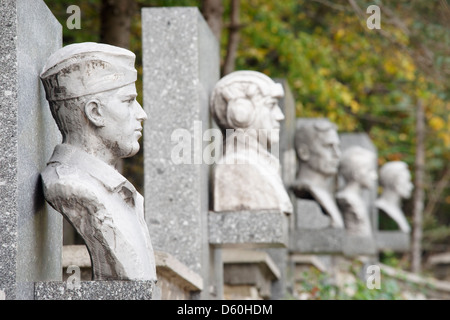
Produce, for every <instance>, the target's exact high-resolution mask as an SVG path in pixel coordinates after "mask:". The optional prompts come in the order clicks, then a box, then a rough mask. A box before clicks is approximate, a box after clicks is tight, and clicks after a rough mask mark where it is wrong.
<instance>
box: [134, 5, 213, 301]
mask: <svg viewBox="0 0 450 320" xmlns="http://www.w3.org/2000/svg"><path fill="white" fill-rule="evenodd" d="M142 45H143V66H144V79H143V85H144V109H145V111H146V112H147V114H148V117H149V118H148V120H147V121H146V122H145V127H144V169H145V182H144V185H145V187H144V189H145V191H144V194H145V203H146V207H145V208H146V209H145V212H146V220H147V224H148V226H149V230H150V235H151V238H152V243H153V246H154V249H155V250H157V251H162V252H167V253H169V254H171V255H173V256H174V257H175V258H177V259H178V260H179V261H181V262H182V263H183V264H185V265H186V266H188V267H189V268H190V269H191V270H193V271H194V272H196V273H198V274H200V275H201V276H202V278H203V281H204V282H203V291H202V293H201V295H200V297H201V298H202V299H205V298H209V297H210V290H209V289H210V286H211V285H212V284H211V283H210V278H211V277H212V269H211V268H210V265H211V262H210V261H214V259H213V255H212V249H210V247H209V243H208V221H207V218H208V215H207V214H208V209H209V191H208V190H209V174H210V168H209V167H208V165H206V164H205V163H204V161H203V158H202V151H203V149H204V148H203V147H204V146H206V143H205V142H203V133H204V132H205V130H207V129H209V128H210V127H211V121H210V116H209V97H210V93H211V91H212V88H213V86H214V85H215V83H216V82H217V81H218V79H219V65H220V62H219V45H218V43H217V40H216V38H215V37H214V35H213V33H212V32H211V31H210V29H209V27H208V25H207V24H206V22H205V21H204V19H203V17H202V16H201V14H200V12H199V11H198V9H197V8H190V7H182V8H181V7H176V8H144V9H143V10H142ZM174 132H175V134H176V133H184V136H183V137H184V138H185V139H186V140H185V141H183V143H186V144H185V146H186V148H185V149H183V150H184V151H183V152H184V154H183V157H184V159H185V160H186V161H184V163H182V164H177V163H175V162H174V161H173V158H172V153H173V150H174V147H175V146H176V145H177V144H178V143H179V140H178V136H176V138H175V141H173V139H172V135H173V134H174ZM186 153H187V154H186ZM177 154H178V153H177ZM213 294H214V293H213Z"/></svg>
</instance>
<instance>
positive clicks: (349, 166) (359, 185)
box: [336, 146, 378, 236]
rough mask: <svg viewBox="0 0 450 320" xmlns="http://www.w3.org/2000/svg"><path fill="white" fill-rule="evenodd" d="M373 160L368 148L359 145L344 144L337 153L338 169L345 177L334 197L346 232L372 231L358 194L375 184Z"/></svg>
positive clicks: (362, 200) (362, 232)
mask: <svg viewBox="0 0 450 320" xmlns="http://www.w3.org/2000/svg"><path fill="white" fill-rule="evenodd" d="M375 160H376V156H375V154H374V153H373V152H372V151H370V150H367V149H364V148H362V147H359V146H353V147H350V148H348V149H347V150H345V151H344V152H343V154H342V157H341V162H340V166H339V173H340V175H341V176H342V177H343V179H344V180H345V186H344V187H343V188H342V189H341V190H339V191H338V192H337V193H336V200H337V203H338V205H339V207H340V208H341V212H342V215H343V217H344V223H345V227H346V229H347V232H348V233H349V234H351V235H357V236H371V235H372V224H371V221H370V215H369V209H368V204H367V203H366V202H365V201H364V199H363V197H362V191H363V189H372V188H374V187H375V182H376V180H377V178H378V176H377V172H376V169H375Z"/></svg>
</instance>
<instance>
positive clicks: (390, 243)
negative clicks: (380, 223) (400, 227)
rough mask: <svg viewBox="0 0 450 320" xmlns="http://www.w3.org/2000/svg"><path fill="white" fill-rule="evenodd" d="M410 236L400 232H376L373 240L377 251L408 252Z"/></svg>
mask: <svg viewBox="0 0 450 320" xmlns="http://www.w3.org/2000/svg"><path fill="white" fill-rule="evenodd" d="M410 236H411V235H410V234H409V233H405V232H401V231H381V230H380V231H377V232H376V233H375V240H376V245H377V248H378V250H392V251H397V252H408V251H409V250H410V244H411V240H410Z"/></svg>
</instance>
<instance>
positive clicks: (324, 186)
mask: <svg viewBox="0 0 450 320" xmlns="http://www.w3.org/2000/svg"><path fill="white" fill-rule="evenodd" d="M295 148H296V152H297V157H298V161H299V170H298V174H297V179H296V181H295V182H294V184H293V186H292V190H293V191H294V193H295V195H296V196H297V197H299V198H306V199H313V200H315V201H316V202H317V203H318V204H319V205H320V207H321V208H322V210H323V211H324V213H326V214H327V215H328V216H329V217H330V218H331V221H332V226H333V227H336V228H343V227H345V228H346V229H347V231H348V232H349V233H350V234H353V235H358V236H371V235H372V230H373V228H372V224H371V219H370V212H369V204H368V203H366V201H365V200H364V198H363V194H362V192H363V190H364V189H369V190H370V189H373V188H374V187H376V181H377V180H378V174H377V171H376V160H377V159H376V155H375V153H373V152H372V151H370V150H368V149H365V148H362V147H360V146H351V147H349V148H348V149H346V150H345V151H344V152H341V148H340V139H339V136H338V133H337V127H336V126H335V125H334V124H333V123H331V122H329V121H328V120H326V119H304V120H303V121H301V122H300V125H299V126H298V128H297V131H296V135H295ZM338 176H340V177H342V179H343V180H344V186H343V187H342V188H341V189H340V190H338V191H337V192H336V193H335V192H334V190H335V189H336V187H335V184H336V182H337V180H338V179H337V178H338ZM379 182H380V184H381V186H382V187H383V192H382V194H381V195H380V196H379V198H378V199H377V200H376V201H375V206H376V207H377V208H378V209H379V210H382V211H383V212H384V213H386V214H387V215H388V216H389V217H390V218H392V219H393V220H394V221H395V222H396V223H397V225H398V227H399V229H400V230H401V231H403V232H409V231H410V227H409V224H408V222H407V221H406V218H405V216H404V214H403V212H402V209H401V200H402V199H404V198H409V197H410V195H411V190H412V183H411V175H410V172H409V170H408V166H407V164H406V163H405V162H402V161H391V162H387V163H386V164H384V165H383V167H382V168H381V169H380V174H379Z"/></svg>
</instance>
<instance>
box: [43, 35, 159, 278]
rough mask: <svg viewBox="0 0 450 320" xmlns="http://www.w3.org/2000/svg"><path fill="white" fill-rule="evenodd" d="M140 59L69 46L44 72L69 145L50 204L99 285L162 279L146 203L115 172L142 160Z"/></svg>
mask: <svg viewBox="0 0 450 320" xmlns="http://www.w3.org/2000/svg"><path fill="white" fill-rule="evenodd" d="M134 61H135V55H134V53H132V52H130V51H128V50H126V49H122V48H118V47H114V46H110V45H106V44H98V43H79V44H73V45H68V46H66V47H64V48H61V49H59V50H58V51H56V52H55V53H54V54H52V55H51V56H50V57H49V59H48V60H47V63H46V65H45V67H44V69H43V71H42V73H41V80H42V82H43V84H44V88H45V92H46V97H47V100H48V102H49V105H50V109H51V112H52V115H53V118H54V119H55V121H56V123H57V125H58V128H59V130H60V131H61V134H62V143H61V144H59V145H57V146H56V147H55V150H54V152H53V155H52V157H51V159H50V160H49V161H48V163H47V167H46V168H45V170H44V171H43V172H42V173H41V176H42V181H43V188H44V195H45V198H46V200H47V202H48V203H49V204H50V205H51V206H52V207H53V208H55V209H56V210H57V211H58V212H60V213H61V214H62V215H63V216H64V217H65V218H66V219H68V221H69V222H70V223H71V224H72V225H73V226H74V227H75V229H76V230H77V232H78V233H79V234H80V235H81V237H82V238H83V239H84V241H85V243H86V246H87V249H88V251H89V254H90V257H91V261H92V268H93V279H94V280H156V269H155V260H154V259H155V258H154V253H153V248H152V244H151V240H150V235H149V232H148V229H147V225H146V223H145V220H144V210H143V201H144V200H143V197H142V196H141V195H140V194H139V193H138V192H137V191H136V189H135V188H134V186H133V185H132V184H131V183H130V182H129V181H128V180H127V179H126V178H125V177H123V176H122V175H121V174H120V173H119V172H118V171H116V169H115V165H116V163H117V161H118V160H119V159H121V158H126V157H131V156H133V155H135V154H136V153H137V152H138V150H139V148H140V146H139V142H138V139H139V138H140V137H141V135H142V134H141V130H142V121H144V120H146V119H147V115H146V113H145V112H144V110H143V109H142V107H141V106H140V104H139V103H138V102H137V101H136V96H137V93H136V86H135V81H136V79H137V72H136V70H135V68H134Z"/></svg>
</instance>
